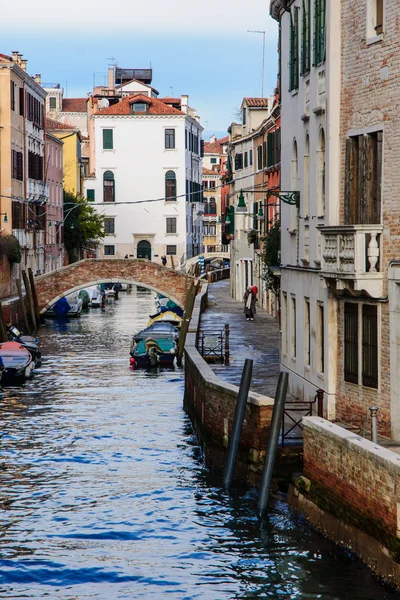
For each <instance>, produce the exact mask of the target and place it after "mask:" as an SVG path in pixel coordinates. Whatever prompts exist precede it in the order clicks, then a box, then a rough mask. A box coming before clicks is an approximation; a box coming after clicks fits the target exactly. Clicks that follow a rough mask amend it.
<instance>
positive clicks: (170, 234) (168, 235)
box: [165, 232, 179, 237]
mask: <svg viewBox="0 0 400 600" xmlns="http://www.w3.org/2000/svg"><path fill="white" fill-rule="evenodd" d="M177 235H179V233H177V232H176V233H166V234H165V237H171V236H175V237H176V236H177Z"/></svg>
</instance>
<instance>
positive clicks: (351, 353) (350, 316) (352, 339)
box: [344, 302, 358, 383]
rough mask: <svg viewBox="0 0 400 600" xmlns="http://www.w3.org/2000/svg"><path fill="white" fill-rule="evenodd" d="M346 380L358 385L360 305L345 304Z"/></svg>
mask: <svg viewBox="0 0 400 600" xmlns="http://www.w3.org/2000/svg"><path fill="white" fill-rule="evenodd" d="M344 380H345V381H349V382H351V383H358V304H355V303H353V302H345V304H344Z"/></svg>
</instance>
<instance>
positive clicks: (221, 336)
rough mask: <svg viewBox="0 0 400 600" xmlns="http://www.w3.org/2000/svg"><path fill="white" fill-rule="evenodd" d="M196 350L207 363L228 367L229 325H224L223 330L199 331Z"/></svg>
mask: <svg viewBox="0 0 400 600" xmlns="http://www.w3.org/2000/svg"><path fill="white" fill-rule="evenodd" d="M197 350H198V351H199V353H200V354H201V356H202V357H203V358H204V360H205V361H207V362H220V363H221V364H225V365H229V325H228V324H226V325H225V326H224V327H223V329H215V328H205V329H200V330H199V332H198V335H197Z"/></svg>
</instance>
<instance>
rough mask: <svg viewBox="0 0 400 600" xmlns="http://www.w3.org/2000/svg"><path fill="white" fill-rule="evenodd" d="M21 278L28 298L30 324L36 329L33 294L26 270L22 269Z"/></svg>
mask: <svg viewBox="0 0 400 600" xmlns="http://www.w3.org/2000/svg"><path fill="white" fill-rule="evenodd" d="M22 279H23V280H24V286H25V293H26V297H27V298H28V304H29V314H30V315H31V320H32V325H33V329H34V331H36V317H35V306H34V304H33V296H32V291H31V286H30V284H29V277H28V274H27V272H26V271H22Z"/></svg>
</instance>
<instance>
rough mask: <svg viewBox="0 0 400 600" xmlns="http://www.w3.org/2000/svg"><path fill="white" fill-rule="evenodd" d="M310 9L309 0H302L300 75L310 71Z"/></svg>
mask: <svg viewBox="0 0 400 600" xmlns="http://www.w3.org/2000/svg"><path fill="white" fill-rule="evenodd" d="M310 9H311V0H303V10H302V19H301V57H300V75H305V74H306V73H309V71H310V47H311V36H310Z"/></svg>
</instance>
